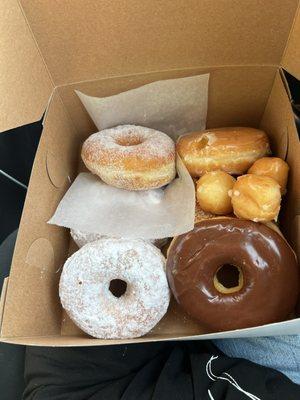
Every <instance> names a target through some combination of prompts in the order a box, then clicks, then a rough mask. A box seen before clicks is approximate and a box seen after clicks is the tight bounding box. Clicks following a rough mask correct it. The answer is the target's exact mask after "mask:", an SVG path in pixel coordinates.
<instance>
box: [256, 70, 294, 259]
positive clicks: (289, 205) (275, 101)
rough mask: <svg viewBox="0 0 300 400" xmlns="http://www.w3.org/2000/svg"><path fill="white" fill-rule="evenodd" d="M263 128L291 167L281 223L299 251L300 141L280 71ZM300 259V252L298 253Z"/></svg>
mask: <svg viewBox="0 0 300 400" xmlns="http://www.w3.org/2000/svg"><path fill="white" fill-rule="evenodd" d="M260 127H261V128H262V129H264V130H265V131H266V132H267V133H268V135H269V137H270V139H271V148H272V151H273V152H274V153H275V154H277V155H279V156H280V157H282V158H284V159H285V160H286V161H287V163H288V164H289V166H290V171H289V178H288V185H287V194H286V196H284V198H283V204H282V210H281V213H280V223H281V227H282V231H283V233H284V234H285V236H286V237H287V239H288V241H289V242H290V244H292V246H293V248H294V250H295V251H299V244H297V240H298V239H299V236H298V235H299V233H298V232H299V228H300V226H299V225H298V224H299V218H298V216H299V215H300V185H299V182H300V158H299V154H300V141H299V138H298V132H297V128H296V124H295V119H294V115H293V110H292V108H291V105H290V102H289V98H288V95H287V93H286V90H285V87H284V84H283V82H282V79H281V76H280V74H279V73H277V74H276V79H275V82H274V85H273V88H272V91H271V93H270V97H269V100H268V104H267V106H266V109H265V112H264V115H263V118H262V121H261V125H260ZM297 255H298V259H299V260H300V253H299V252H298V254H297Z"/></svg>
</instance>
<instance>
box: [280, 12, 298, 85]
mask: <svg viewBox="0 0 300 400" xmlns="http://www.w3.org/2000/svg"><path fill="white" fill-rule="evenodd" d="M282 66H283V68H285V69H286V70H287V71H288V72H289V73H290V74H292V75H294V76H295V77H296V78H297V79H300V5H299V7H298V11H297V13H296V17H295V20H294V24H293V26H292V29H291V32H290V36H289V39H288V42H287V46H286V49H285V52H284V55H283V59H282Z"/></svg>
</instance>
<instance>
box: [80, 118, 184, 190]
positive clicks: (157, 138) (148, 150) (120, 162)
mask: <svg viewBox="0 0 300 400" xmlns="http://www.w3.org/2000/svg"><path fill="white" fill-rule="evenodd" d="M81 157H82V160H83V162H84V163H85V165H86V167H87V168H88V169H89V170H90V171H91V172H93V173H94V174H96V175H98V176H99V177H100V178H101V179H102V180H103V181H104V182H106V183H107V184H108V185H111V186H115V187H118V188H121V189H127V190H147V189H153V188H159V187H161V186H164V185H166V184H168V183H169V182H170V181H171V180H173V179H174V178H175V175H176V169H175V144H174V142H173V140H172V139H171V138H170V137H169V136H168V135H166V134H165V133H163V132H160V131H156V130H154V129H150V128H145V127H143V126H135V125H120V126H117V127H115V128H111V129H105V130H103V131H100V132H97V133H94V134H93V135H91V136H90V137H89V138H88V139H87V140H86V141H85V142H84V143H83V146H82V151H81Z"/></svg>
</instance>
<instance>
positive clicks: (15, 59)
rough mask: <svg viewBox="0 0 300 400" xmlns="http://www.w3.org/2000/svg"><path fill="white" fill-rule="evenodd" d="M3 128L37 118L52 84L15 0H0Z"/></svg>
mask: <svg viewBox="0 0 300 400" xmlns="http://www.w3.org/2000/svg"><path fill="white" fill-rule="evenodd" d="M0 10H1V24H0V38H1V57H0V65H1V66H0V70H1V73H0V90H1V92H0V96H1V100H0V105H1V106H0V109H1V112H0V132H3V131H6V130H8V129H11V128H15V127H16V126H19V125H25V124H27V123H30V122H34V121H37V120H38V119H40V118H41V116H42V114H43V112H44V110H45V107H46V105H47V102H48V99H49V95H50V93H51V91H52V89H53V84H52V82H51V79H50V77H49V74H48V72H47V68H46V66H45V64H44V61H43V59H42V56H41V54H40V52H39V50H38V48H37V45H36V43H35V40H34V38H33V36H32V33H31V31H30V28H29V27H28V24H27V22H26V20H25V18H24V15H23V13H22V10H21V8H20V6H19V4H18V2H17V1H16V0H2V1H1V2H0Z"/></svg>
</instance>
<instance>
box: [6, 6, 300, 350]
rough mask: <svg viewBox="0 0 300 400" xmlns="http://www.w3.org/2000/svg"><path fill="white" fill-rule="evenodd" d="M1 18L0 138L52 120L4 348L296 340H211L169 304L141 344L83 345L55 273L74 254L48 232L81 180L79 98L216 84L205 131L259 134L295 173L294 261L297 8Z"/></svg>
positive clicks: (287, 206) (287, 211) (286, 222)
mask: <svg viewBox="0 0 300 400" xmlns="http://www.w3.org/2000/svg"><path fill="white" fill-rule="evenodd" d="M0 7H1V8H3V10H2V15H3V17H2V21H1V22H2V24H1V30H2V31H1V39H2V43H3V45H4V51H3V52H2V54H1V61H0V62H1V68H2V69H1V75H0V80H1V86H0V88H1V113H0V131H6V130H9V129H11V128H14V127H17V126H20V125H23V124H26V123H30V122H33V121H36V120H38V119H40V117H41V115H43V113H44V111H45V110H46V113H45V116H44V120H43V133H42V137H41V140H40V144H39V147H38V151H37V154H36V158H35V162H34V167H33V170H32V174H31V179H30V185H29V189H28V193H27V198H26V202H25V206H24V211H23V215H22V220H21V225H20V229H19V234H18V239H17V244H16V248H15V252H14V257H13V261H12V267H11V272H10V276H9V277H8V278H7V279H6V281H5V284H4V286H3V290H2V294H1V306H0V324H1V341H3V342H7V343H17V344H28V345H47V346H90V345H107V344H117V343H130V342H150V341H159V340H175V339H191V340H194V339H197V340H198V339H211V338H221V337H222V338H229V337H231V338H233V337H250V336H266V335H280V334H296V333H300V318H297V319H292V320H289V321H285V322H280V323H274V324H269V325H265V326H259V327H254V328H250V329H241V330H235V331H230V332H221V333H213V332H206V331H205V330H203V329H202V328H201V325H199V324H196V323H195V322H193V321H192V320H190V319H189V318H187V317H186V316H184V315H183V314H182V313H181V311H180V309H179V308H178V307H177V306H176V304H174V303H172V304H171V306H170V309H169V311H168V313H167V315H166V317H165V318H164V319H163V320H162V321H161V322H160V323H159V324H158V325H157V326H156V328H155V329H154V330H153V331H152V332H150V333H149V334H148V335H146V336H144V337H141V338H138V339H133V340H99V339H94V338H91V337H88V336H87V335H85V334H84V333H83V332H81V331H80V330H79V329H78V328H76V327H75V326H74V324H73V323H72V322H71V321H70V320H69V319H68V318H67V317H66V315H65V314H64V312H63V311H62V308H61V305H60V302H59V297H58V282H59V277H60V269H61V266H62V265H63V263H64V261H65V259H66V257H67V256H68V254H69V253H70V251H72V249H70V243H71V241H70V235H69V232H68V230H67V229H64V228H60V227H57V226H54V225H49V224H47V221H48V220H49V219H50V217H51V216H52V215H53V213H54V211H55V209H56V207H57V205H58V203H59V201H60V200H61V199H62V197H63V196H64V194H65V192H66V191H67V189H68V187H69V186H70V180H71V181H72V180H73V179H74V178H75V176H76V175H77V173H78V171H79V170H80V161H79V149H80V146H81V144H82V142H83V140H84V139H85V138H86V137H87V136H88V135H90V134H91V133H93V132H95V130H96V129H95V126H94V124H93V122H92V121H91V119H90V118H89V116H88V114H87V113H86V111H85V110H84V108H83V106H82V104H81V103H80V101H79V99H78V97H77V96H76V94H75V92H74V90H75V89H76V90H80V91H82V92H84V93H86V94H88V95H92V96H99V97H104V96H110V95H113V94H117V93H120V92H122V91H126V90H129V89H132V88H137V87H139V86H141V85H144V84H146V83H150V82H153V81H157V80H163V79H169V78H178V77H186V76H193V75H198V74H202V73H207V72H209V73H210V83H209V97H208V115H207V127H208V128H213V127H223V126H237V125H239V126H253V127H258V128H262V129H264V130H265V131H266V132H267V134H268V135H269V138H270V141H271V146H272V149H273V152H274V153H275V154H276V155H278V156H280V157H282V158H283V159H285V160H286V161H287V162H288V164H289V165H290V176H289V183H288V192H287V195H286V197H285V200H284V204H283V208H282V212H281V226H282V230H283V233H284V234H285V235H286V237H287V239H288V241H289V242H290V244H291V245H292V246H293V248H294V249H295V251H296V252H298V257H299V256H300V254H299V251H300V246H299V235H300V184H299V175H300V158H299V154H300V144H299V139H298V134H297V130H296V126H295V122H294V116H293V111H292V108H291V105H290V98H289V91H288V88H287V85H286V81H285V77H284V74H283V70H286V71H288V72H289V73H290V74H292V75H293V76H294V77H296V78H297V79H300V40H299V37H300V14H299V2H298V0H286V1H284V2H283V1H281V0H266V1H264V2H254V1H252V0H243V1H240V2H235V1H223V0H222V1H218V2H212V1H208V0H204V1H201V2H200V1H198V0H186V1H184V2H183V1H181V0H173V1H164V2H158V1H155V2H153V1H151V2H150V1H147V0H128V1H126V2H125V1H114V2H107V1H105V0H100V1H99V0H97V1H96V0H94V1H89V2H82V1H70V0H62V1H55V2H54V1H53V2H52V1H51V2H50V1H47V0H42V1H39V2H35V1H32V0H20V1H17V0H3V1H2V2H1V5H0ZM287 296H288V293H287ZM224 317H225V318H226V316H224Z"/></svg>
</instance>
